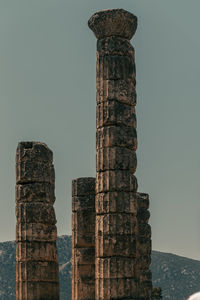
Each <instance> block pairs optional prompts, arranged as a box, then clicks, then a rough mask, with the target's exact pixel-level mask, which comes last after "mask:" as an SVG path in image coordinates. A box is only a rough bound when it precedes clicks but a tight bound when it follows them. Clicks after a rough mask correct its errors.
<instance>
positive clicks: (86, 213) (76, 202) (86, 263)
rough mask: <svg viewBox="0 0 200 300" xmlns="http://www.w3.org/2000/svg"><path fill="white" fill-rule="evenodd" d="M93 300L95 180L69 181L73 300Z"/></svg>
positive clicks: (86, 178)
mask: <svg viewBox="0 0 200 300" xmlns="http://www.w3.org/2000/svg"><path fill="white" fill-rule="evenodd" d="M94 299H95V178H92V177H84V178H77V179H74V180H73V181H72V300H94Z"/></svg>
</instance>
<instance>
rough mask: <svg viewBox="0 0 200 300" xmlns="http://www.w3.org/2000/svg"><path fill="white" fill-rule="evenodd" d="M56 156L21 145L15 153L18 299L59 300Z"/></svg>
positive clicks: (34, 144)
mask: <svg viewBox="0 0 200 300" xmlns="http://www.w3.org/2000/svg"><path fill="white" fill-rule="evenodd" d="M54 185H55V173H54V166H53V153H52V151H51V150H50V149H49V148H48V147H47V146H46V145H45V144H43V143H39V142H21V143H19V144H18V147H17V153H16V218H17V225H16V241H17V250H16V263H17V264H16V300H59V278H58V257H57V249H56V240H57V229H56V225H55V224H56V217H55V212H54V208H53V204H54V201H55V195H54Z"/></svg>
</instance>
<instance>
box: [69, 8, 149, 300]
mask: <svg viewBox="0 0 200 300" xmlns="http://www.w3.org/2000/svg"><path fill="white" fill-rule="evenodd" d="M88 25H89V27H90V29H91V30H92V31H93V32H94V34H95V36H96V37H97V67H96V83H97V109H96V118H97V119H96V125H97V128H96V172H97V173H96V190H95V193H96V199H95V210H96V220H95V225H93V223H92V221H91V222H90V224H89V225H88V226H89V227H88V228H87V225H86V224H87V217H85V218H83V216H82V214H80V219H79V220H78V215H77V212H75V209H74V198H73V211H74V213H76V218H75V217H74V218H73V220H74V221H73V250H72V251H73V270H74V272H73V279H72V289H74V290H76V289H77V281H78V280H79V276H78V274H77V273H76V272H75V269H77V270H78V269H79V270H80V266H78V267H77V260H78V259H79V255H80V254H79V253H78V252H76V251H77V250H76V246H75V243H74V240H79V237H77V236H76V235H80V240H81V243H84V242H85V240H87V235H88V239H89V240H90V239H91V240H92V236H91V234H92V230H90V228H91V229H92V227H91V226H93V228H95V233H94V232H93V234H94V237H95V244H91V246H92V247H93V248H95V294H94V293H93V288H92V294H90V295H89V294H88V292H86V289H85V290H84V292H83V289H82V290H81V288H80V289H79V291H78V293H79V296H76V297H75V296H74V295H75V292H73V297H72V300H74V299H76V300H78V299H81V300H86V299H87V300H88V299H96V300H108V299H110V300H111V299H112V300H114V299H132V300H139V299H141V300H142V299H143V300H147V299H151V296H152V281H151V272H150V269H149V268H150V262H151V228H150V226H149V224H148V220H149V217H150V214H149V211H148V207H149V197H148V195H147V194H142V193H138V192H137V188H138V184H137V179H136V177H135V176H134V173H135V171H136V166H137V158H136V149H137V133H136V113H135V105H136V89H135V85H136V78H135V55H134V48H133V47H132V45H131V44H130V39H131V38H132V36H133V35H134V33H135V31H136V28H137V18H136V17H135V16H134V15H133V14H131V13H129V12H127V11H125V10H123V9H113V10H104V11H100V12H97V13H96V14H94V15H93V16H92V17H91V18H90V20H89V22H88ZM85 180H86V181H85V182H87V179H85ZM79 182H80V186H79V185H78V181H74V182H73V186H74V185H76V189H80V191H81V189H82V188H83V189H84V188H85V183H84V181H82V183H81V180H80V181H79ZM73 196H74V194H73ZM78 203H80V201H78ZM88 203H89V201H88V198H87V197H85V202H84V200H83V202H81V205H80V204H79V209H80V210H81V209H82V208H81V206H82V205H83V207H84V210H87V213H86V215H87V216H88V220H89V219H90V218H91V216H93V215H94V213H93V212H91V205H92V203H91V202H90V203H89V204H88ZM92 208H94V204H93V205H92ZM79 223H80V224H81V225H82V226H80V229H79V230H80V231H79V230H78V229H75V228H76V226H77V225H76V224H79ZM77 228H79V226H77ZM87 229H88V230H89V231H88V230H87ZM82 236H84V239H83V240H82ZM81 243H80V245H81ZM86 245H87V244H86ZM88 245H89V244H88ZM76 253H77V254H76ZM88 258H89V256H88V257H87V259H88ZM91 259H92V261H91V264H93V260H94V258H93V257H91ZM87 264H88V261H87ZM88 273H89V268H88ZM85 275H86V273H84V274H83V277H84V276H85ZM91 275H93V268H92V271H91ZM87 276H88V274H87ZM91 284H92V282H91Z"/></svg>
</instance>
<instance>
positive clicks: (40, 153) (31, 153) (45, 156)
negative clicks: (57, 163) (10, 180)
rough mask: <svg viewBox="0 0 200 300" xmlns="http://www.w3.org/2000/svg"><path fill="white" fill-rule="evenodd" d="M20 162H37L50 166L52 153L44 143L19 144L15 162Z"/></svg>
mask: <svg viewBox="0 0 200 300" xmlns="http://www.w3.org/2000/svg"><path fill="white" fill-rule="evenodd" d="M20 161H32V162H33V161H38V162H46V163H48V164H51V163H52V162H53V152H52V151H51V150H50V149H49V148H48V147H47V145H46V144H44V143H40V142H20V143H19V144H18V147H17V151H16V162H20Z"/></svg>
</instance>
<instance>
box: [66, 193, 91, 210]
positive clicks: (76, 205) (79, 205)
mask: <svg viewBox="0 0 200 300" xmlns="http://www.w3.org/2000/svg"><path fill="white" fill-rule="evenodd" d="M94 208H95V195H87V196H80V197H79V196H74V197H72V212H76V211H79V210H93V211H94Z"/></svg>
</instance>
